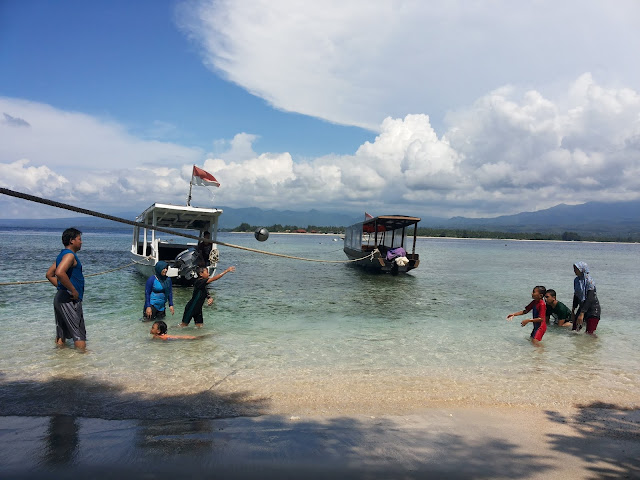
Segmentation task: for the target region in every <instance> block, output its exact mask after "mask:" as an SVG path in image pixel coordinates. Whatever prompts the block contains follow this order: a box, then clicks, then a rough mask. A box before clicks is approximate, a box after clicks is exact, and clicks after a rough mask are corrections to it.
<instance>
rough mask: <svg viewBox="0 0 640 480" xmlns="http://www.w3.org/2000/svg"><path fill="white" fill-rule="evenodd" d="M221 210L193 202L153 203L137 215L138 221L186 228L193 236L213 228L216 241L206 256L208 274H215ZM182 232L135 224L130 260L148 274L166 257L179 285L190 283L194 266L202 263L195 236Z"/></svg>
mask: <svg viewBox="0 0 640 480" xmlns="http://www.w3.org/2000/svg"><path fill="white" fill-rule="evenodd" d="M221 214H222V210H221V209H218V208H200V207H191V206H178V205H166V204H161V203H154V204H153V205H151V206H150V207H149V208H147V209H146V210H145V211H144V212H142V213H141V214H140V215H139V216H138V217H137V218H136V222H140V223H144V224H145V225H151V226H154V227H161V228H169V229H172V230H180V231H183V232H184V231H185V230H186V232H184V233H188V234H191V235H194V236H196V235H197V236H198V237H203V236H204V233H205V232H210V234H211V240H212V242H213V244H212V248H211V254H210V255H209V258H208V259H204V261H205V263H207V264H208V265H207V268H208V269H209V274H210V275H214V274H215V271H216V268H217V266H218V258H219V252H218V246H217V244H216V243H215V242H216V239H217V236H218V217H219V216H220V215H221ZM187 240H188V239H187V238H185V237H180V236H175V235H174V236H171V235H169V234H167V233H164V232H157V231H156V230H153V229H151V228H143V227H140V226H136V227H134V228H133V241H132V244H131V252H130V256H131V260H132V262H134V263H135V266H136V268H137V270H138V271H139V272H140V273H141V274H142V275H144V276H145V277H150V276H151V275H153V274H154V273H155V270H154V267H155V265H156V263H158V262H159V261H161V260H164V261H165V262H167V263H168V264H169V269H168V272H167V276H169V277H171V279H172V282H173V283H174V284H177V285H191V284H192V283H193V281H194V280H195V278H196V277H197V275H196V273H195V267H196V266H197V265H198V264H202V259H200V257H199V255H198V253H197V250H196V247H197V244H198V242H197V241H196V240H192V241H187Z"/></svg>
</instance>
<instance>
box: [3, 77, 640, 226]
mask: <svg viewBox="0 0 640 480" xmlns="http://www.w3.org/2000/svg"><path fill="white" fill-rule="evenodd" d="M0 111H2V112H5V113H7V114H8V115H10V116H11V117H12V118H17V119H22V120H24V121H25V122H27V123H28V124H29V125H28V126H27V125H24V124H22V123H21V122H18V123H20V125H16V122H13V121H12V122H4V123H3V122H2V121H0V185H1V186H3V187H7V188H11V189H14V190H18V191H25V192H27V193H33V194H36V195H42V196H45V197H53V198H54V199H56V200H62V201H64V202H68V203H72V204H75V205H78V206H83V207H85V208H90V209H97V210H107V211H119V210H128V211H131V210H136V211H137V210H141V209H142V208H144V207H146V206H148V205H149V204H151V203H153V202H156V201H161V202H170V203H178V204H180V203H184V202H185V201H186V195H187V191H188V183H189V179H190V175H191V166H192V165H193V164H194V163H195V164H198V165H200V166H202V167H203V168H204V169H205V170H207V171H209V172H211V173H212V174H214V175H215V176H216V178H217V179H218V180H219V181H220V183H221V185H222V186H221V187H220V188H219V189H203V188H194V192H193V194H194V202H193V204H196V205H197V204H199V205H207V206H210V205H211V204H212V203H213V204H215V205H227V206H232V207H247V206H257V207H262V208H281V209H295V210H305V209H310V208H319V209H323V210H331V209H334V210H342V211H345V210H348V211H360V210H363V209H366V210H367V211H374V212H378V213H380V212H406V213H413V214H418V215H439V216H452V215H465V216H493V215H499V214H509V213H516V212H519V211H523V210H536V209H541V208H548V207H551V206H554V205H557V204H558V203H563V202H564V203H582V202H586V201H591V200H598V201H616V200H631V199H637V198H640V184H639V183H638V180H637V179H638V172H639V171H640V140H639V139H640V96H639V95H638V93H637V92H635V91H633V90H631V89H628V88H613V87H607V88H605V87H603V86H601V85H599V84H598V83H597V82H595V81H594V79H593V78H592V76H591V75H589V74H585V75H582V76H580V77H578V78H577V79H576V80H575V81H574V82H573V83H572V84H571V85H569V87H568V88H567V91H566V92H565V94H564V95H563V96H560V97H558V98H557V99H556V98H553V99H552V98H547V97H545V96H544V95H542V93H540V92H538V91H535V90H529V91H522V90H520V89H518V88H515V87H502V88H499V89H496V90H494V91H491V92H489V93H487V94H486V95H484V96H482V97H481V98H478V99H477V100H476V101H475V102H473V103H472V104H470V105H469V106H467V107H466V108H461V109H458V110H457V111H456V112H452V113H450V114H449V115H448V116H447V119H446V124H447V130H446V132H445V134H444V135H441V136H438V135H437V134H436V132H435V131H434V129H433V127H432V125H431V123H430V119H429V117H428V116H427V115H425V114H415V115H407V116H405V117H404V118H391V117H390V118H386V119H385V120H384V121H383V122H382V123H381V125H380V126H379V130H380V133H379V135H378V136H377V137H376V139H375V140H374V141H373V142H366V143H364V144H363V145H361V146H360V147H359V148H358V149H357V150H356V151H355V152H354V153H353V154H352V155H343V156H338V155H327V156H323V157H318V158H313V159H308V160H298V161H295V160H294V159H293V158H292V157H291V155H290V154H289V153H287V152H268V153H256V152H255V151H254V148H253V143H254V142H255V140H256V138H257V137H256V136H255V135H252V134H248V133H239V134H238V135H236V136H235V137H234V138H233V139H229V140H225V141H222V142H221V141H218V140H216V141H215V144H216V145H218V147H220V146H222V145H224V147H225V148H226V151H224V152H222V153H218V154H216V155H213V154H211V155H204V154H202V153H201V152H199V151H198V150H195V149H190V148H187V147H184V146H180V145H176V144H170V143H159V142H153V141H144V140H141V139H139V138H136V137H133V136H132V135H131V134H130V133H128V132H127V131H126V129H124V128H123V127H122V126H120V125H117V124H115V123H113V122H104V121H102V120H100V119H96V118H93V117H90V116H88V115H84V114H79V113H75V112H65V111H61V110H57V109H55V108H53V107H50V106H47V105H41V104H36V103H30V102H22V101H19V100H12V99H0ZM16 131H18V132H19V133H16ZM53 138H55V142H54V141H52V140H51V139H53ZM594 138H597V141H596V140H594ZM18 139H19V140H20V141H18ZM87 139H90V140H91V141H90V142H88V141H87ZM89 143H90V144H91V145H90V147H91V152H89V153H91V155H89V156H88V151H87V149H88V148H89V146H88V145H89ZM58 146H60V150H62V152H63V153H61V152H60V150H59V149H58ZM160 147H161V148H160ZM105 151H107V152H111V153H110V155H111V154H113V152H116V158H117V159H118V161H109V160H108V159H107V158H105V157H104V156H101V155H102V152H105ZM169 158H171V160H169ZM89 160H91V161H89ZM213 195H215V197H213ZM3 201H6V199H3V198H0V207H1V205H2V202H3ZM12 205H13V206H15V204H12ZM13 206H12V208H13ZM13 211H14V210H11V212H13ZM3 212H7V209H3ZM7 215H12V213H7Z"/></svg>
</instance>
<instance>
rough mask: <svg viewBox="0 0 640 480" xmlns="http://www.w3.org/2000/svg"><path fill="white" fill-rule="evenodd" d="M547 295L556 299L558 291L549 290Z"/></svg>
mask: <svg viewBox="0 0 640 480" xmlns="http://www.w3.org/2000/svg"><path fill="white" fill-rule="evenodd" d="M547 293H548V294H549V295H551V296H552V297H553V298H556V291H555V290H554V289H553V288H550V289H549V290H547ZM545 295H546V294H545Z"/></svg>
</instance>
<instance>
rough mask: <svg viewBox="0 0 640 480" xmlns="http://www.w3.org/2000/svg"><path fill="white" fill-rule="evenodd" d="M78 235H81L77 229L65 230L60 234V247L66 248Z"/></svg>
mask: <svg viewBox="0 0 640 480" xmlns="http://www.w3.org/2000/svg"><path fill="white" fill-rule="evenodd" d="M78 235H82V232H81V231H80V230H78V229H77V228H73V227H71V228H67V229H66V230H65V231H64V232H62V245H64V246H65V247H66V246H67V245H69V244H70V243H71V241H72V240H73V239H74V238H76V237H77V236H78Z"/></svg>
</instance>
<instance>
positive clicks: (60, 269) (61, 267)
mask: <svg viewBox="0 0 640 480" xmlns="http://www.w3.org/2000/svg"><path fill="white" fill-rule="evenodd" d="M75 265H76V259H75V256H74V255H73V253H67V254H66V255H64V256H63V257H62V260H60V263H59V264H58V266H57V267H56V268H55V272H54V275H55V277H56V278H57V279H58V282H60V284H62V286H63V287H64V288H66V289H67V290H68V291H69V293H70V294H71V298H72V299H73V300H78V299H79V298H80V294H79V293H78V291H77V290H76V287H74V286H73V283H71V280H70V279H69V275H67V270H69V269H70V268H71V267H74V266H75ZM49 281H51V280H49Z"/></svg>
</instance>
